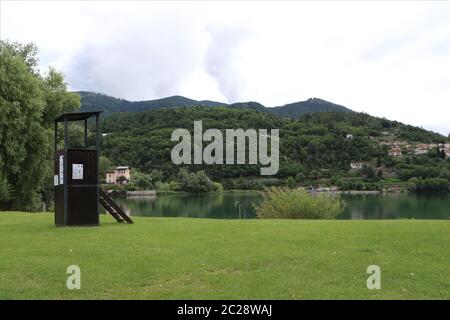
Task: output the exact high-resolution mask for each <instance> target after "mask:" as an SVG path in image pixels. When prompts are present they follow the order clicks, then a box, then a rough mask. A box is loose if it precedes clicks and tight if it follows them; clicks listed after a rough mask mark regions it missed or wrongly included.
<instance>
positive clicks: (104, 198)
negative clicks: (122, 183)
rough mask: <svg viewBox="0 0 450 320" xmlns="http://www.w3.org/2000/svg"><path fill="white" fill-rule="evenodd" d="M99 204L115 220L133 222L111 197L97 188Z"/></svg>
mask: <svg viewBox="0 0 450 320" xmlns="http://www.w3.org/2000/svg"><path fill="white" fill-rule="evenodd" d="M99 194H100V204H101V205H102V206H103V207H104V208H105V209H106V211H108V212H109V213H110V214H111V215H112V216H113V217H114V219H116V220H117V222H121V223H133V220H131V218H130V217H129V216H128V215H127V214H126V213H125V212H123V210H122V209H120V208H119V206H118V205H117V204H116V203H115V202H114V200H113V199H111V197H110V196H109V195H108V194H107V193H106V192H105V191H103V190H102V189H99Z"/></svg>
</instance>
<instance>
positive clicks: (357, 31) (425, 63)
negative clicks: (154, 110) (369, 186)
mask: <svg viewBox="0 0 450 320" xmlns="http://www.w3.org/2000/svg"><path fill="white" fill-rule="evenodd" d="M1 7H2V8H1V9H2V11H1V36H2V38H9V39H12V40H18V41H22V42H27V41H34V42H36V43H37V44H38V45H39V47H40V49H41V65H42V67H43V68H45V67H46V66H48V65H53V66H55V67H56V68H58V69H59V70H62V71H63V72H64V73H65V74H66V76H67V81H68V82H69V84H70V86H71V88H72V89H76V90H81V89H83V90H95V91H101V92H104V93H106V94H110V95H114V96H119V97H123V98H127V99H132V100H137V99H153V98H160V97H163V96H169V95H175V94H181V95H185V96H188V97H192V98H195V99H215V100H221V101H228V102H235V101H246V100H254V101H259V102H261V103H263V104H264V105H266V106H276V105H282V104H285V103H289V102H294V101H298V100H305V99H307V98H309V97H320V98H323V99H327V100H330V101H333V102H336V103H340V104H343V105H345V106H348V107H350V108H352V109H354V110H357V111H364V112H367V113H370V114H373V115H377V116H384V117H387V118H389V119H395V120H400V121H403V122H406V123H411V124H414V125H419V126H423V127H425V128H429V129H434V130H438V131H439V132H441V133H444V134H447V133H448V132H449V131H450V124H446V121H444V120H445V119H447V118H448V117H449V116H450V108H449V105H450V72H449V71H450V3H446V2H394V3H390V2H381V3H375V2H358V3H357V2H316V3H313V2H281V3H280V2H228V3H225V2H213V3H210V2H208V3H207V2H172V1H171V2H166V3H164V2H153V1H148V2H143V1H138V2H131V3H130V2H118V1H111V2H106V1H95V2H89V3H87V2H79V3H78V2H73V1H68V2H58V3H55V2H53V1H51V2H42V1H33V2H26V1H17V2H12V1H7V2H2V3H1Z"/></svg>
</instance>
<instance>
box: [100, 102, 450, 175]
mask: <svg viewBox="0 0 450 320" xmlns="http://www.w3.org/2000/svg"><path fill="white" fill-rule="evenodd" d="M194 120H202V121H203V130H206V129H208V128H218V129H221V130H223V129H226V128H242V129H249V128H254V129H259V128H264V129H272V128H275V129H276V128H278V129H280V170H279V172H278V175H277V177H279V178H287V177H295V176H299V174H300V176H302V175H304V176H315V175H316V174H317V175H319V174H320V175H321V176H328V177H332V176H336V175H339V174H345V173H346V172H348V170H349V168H350V163H351V162H352V161H366V162H373V161H377V162H379V163H386V164H388V163H389V162H390V161H391V160H392V158H390V157H388V155H387V149H386V146H384V145H383V144H381V143H380V141H381V140H382V139H385V138H386V137H389V138H391V139H401V140H405V141H410V142H417V141H420V142H426V143H437V142H444V141H446V138H445V137H443V136H441V135H439V134H437V133H433V132H430V131H426V130H424V129H421V128H417V127H413V126H409V125H405V124H402V123H399V122H396V121H390V120H386V119H381V118H376V117H372V116H369V115H367V114H363V113H356V112H321V113H313V114H306V115H304V116H303V117H301V118H300V119H290V118H282V117H276V116H273V115H271V114H268V113H263V112H257V111H254V110H248V109H229V108H223V107H216V108H208V107H189V108H172V109H159V110H154V111H150V112H142V113H139V114H137V113H113V114H111V115H110V116H109V117H106V118H104V121H103V123H102V132H104V133H105V134H106V136H105V137H104V140H103V148H102V150H103V152H104V154H105V155H106V156H107V157H108V158H109V159H110V160H111V162H112V163H113V164H115V165H130V166H132V167H133V168H135V169H138V170H140V171H143V172H152V171H154V170H159V171H161V172H162V174H163V175H164V178H165V179H170V177H174V176H175V175H176V174H177V172H178V170H179V166H176V165H174V164H172V162H171V158H170V152H171V149H172V148H173V146H174V145H175V144H176V142H172V141H171V139H170V138H171V134H172V132H173V130H174V129H176V128H186V129H188V130H190V131H191V132H192V129H193V122H194ZM349 134H351V135H352V139H349V138H348V135H349ZM386 134H388V136H386ZM189 169H190V170H193V171H198V170H205V171H206V173H207V174H208V175H209V176H210V177H212V178H213V179H216V180H219V181H223V180H224V179H229V178H239V177H256V176H259V167H258V166H256V165H253V166H251V165H232V166H226V165H210V166H208V165H192V166H191V167H190V168H189Z"/></svg>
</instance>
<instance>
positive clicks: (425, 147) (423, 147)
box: [414, 143, 436, 155]
mask: <svg viewBox="0 0 450 320" xmlns="http://www.w3.org/2000/svg"><path fill="white" fill-rule="evenodd" d="M433 148H436V145H435V144H427V143H423V144H419V145H418V146H417V147H416V148H415V149H414V154H415V155H421V154H427V153H428V151H429V150H431V149H433Z"/></svg>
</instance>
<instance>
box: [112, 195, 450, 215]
mask: <svg viewBox="0 0 450 320" xmlns="http://www.w3.org/2000/svg"><path fill="white" fill-rule="evenodd" d="M342 197H343V199H344V200H345V202H346V204H347V205H346V207H345V210H344V212H343V213H342V214H341V215H340V216H338V219H398V218H403V219H407V218H415V219H450V196H449V195H430V194H427V195H415V194H408V193H403V194H367V195H361V194H358V195H349V194H345V195H342ZM260 200H261V196H260V195H259V193H257V192H224V193H218V194H203V195H192V194H167V195H158V196H156V197H127V198H125V197H117V198H115V201H116V202H117V204H118V205H119V206H120V207H122V208H123V209H124V211H125V212H127V213H128V214H131V216H148V217H195V218H215V219H238V218H239V217H241V218H245V219H251V218H255V210H254V208H253V205H254V204H256V203H258V202H259V201H260ZM239 210H240V213H239Z"/></svg>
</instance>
